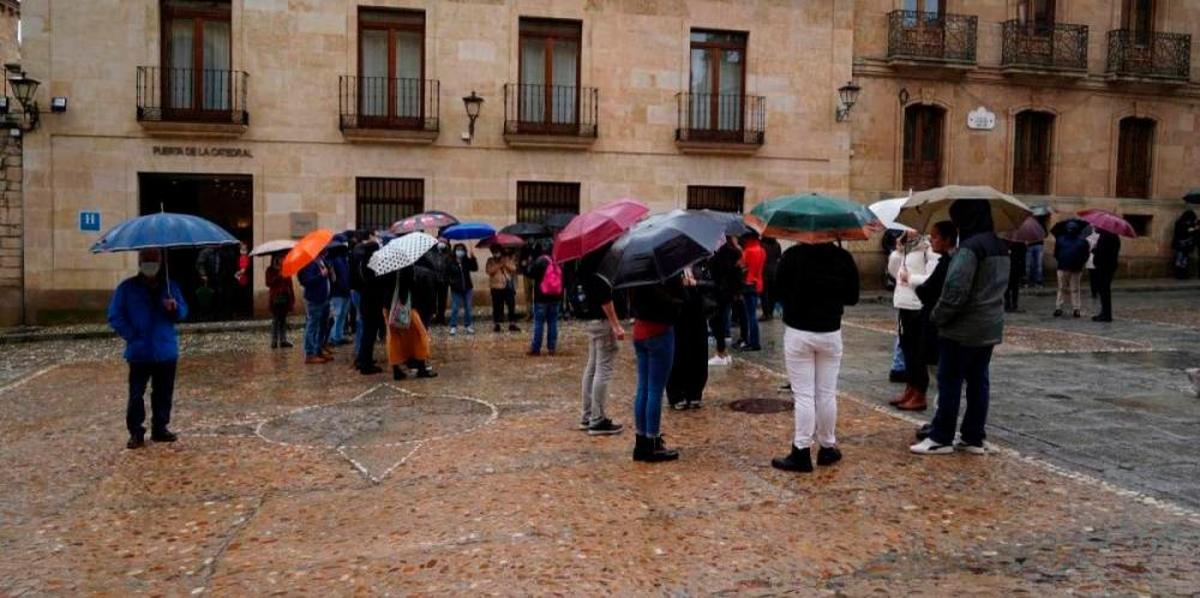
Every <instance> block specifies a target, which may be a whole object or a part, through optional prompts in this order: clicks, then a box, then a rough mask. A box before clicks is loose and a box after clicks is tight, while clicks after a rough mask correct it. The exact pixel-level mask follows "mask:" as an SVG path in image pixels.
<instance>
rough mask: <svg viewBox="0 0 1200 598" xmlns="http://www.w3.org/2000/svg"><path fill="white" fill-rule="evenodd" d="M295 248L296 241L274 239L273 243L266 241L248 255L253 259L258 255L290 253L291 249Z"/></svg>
mask: <svg viewBox="0 0 1200 598" xmlns="http://www.w3.org/2000/svg"><path fill="white" fill-rule="evenodd" d="M295 246H296V241H295V240H293V239H276V240H274V241H267V242H266V243H263V244H262V245H259V246H258V247H255V248H254V251H251V252H250V255H252V256H255V257H257V256H260V255H271V254H272V253H280V252H283V251H291V249H292V248H293V247H295Z"/></svg>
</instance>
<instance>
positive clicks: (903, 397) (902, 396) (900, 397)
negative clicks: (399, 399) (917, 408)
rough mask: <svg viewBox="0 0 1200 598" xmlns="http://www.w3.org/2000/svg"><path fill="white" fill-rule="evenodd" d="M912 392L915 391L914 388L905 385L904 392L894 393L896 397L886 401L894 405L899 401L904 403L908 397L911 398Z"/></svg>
mask: <svg viewBox="0 0 1200 598" xmlns="http://www.w3.org/2000/svg"><path fill="white" fill-rule="evenodd" d="M914 392H916V389H915V388H913V387H911V386H908V385H905V386H904V392H902V393H900V394H898V395H896V398H894V399H892V400H890V401H888V405H891V406H893V407H895V406H897V405H899V404H901V403H906V402H908V400H909V399H911V398H912V395H913V393H914Z"/></svg>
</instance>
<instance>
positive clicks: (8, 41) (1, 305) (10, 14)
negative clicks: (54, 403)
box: [0, 0, 24, 324]
mask: <svg viewBox="0 0 1200 598" xmlns="http://www.w3.org/2000/svg"><path fill="white" fill-rule="evenodd" d="M20 17H21V5H20V4H19V3H18V2H17V1H16V0H0V65H5V64H14V63H19V62H20V61H21V48H20V45H19V43H18V39H17V37H18V33H17V29H18V22H19V19H20ZM10 101H11V100H10ZM0 135H2V136H0V324H11V323H17V322H20V321H22V319H23V318H24V313H22V305H23V303H22V291H23V288H24V275H23V274H24V263H23V257H22V248H23V245H24V239H23V235H22V230H23V229H22V216H21V185H22V183H23V181H22V168H21V140H20V139H19V138H14V137H11V136H10V135H9V134H8V131H7V130H0Z"/></svg>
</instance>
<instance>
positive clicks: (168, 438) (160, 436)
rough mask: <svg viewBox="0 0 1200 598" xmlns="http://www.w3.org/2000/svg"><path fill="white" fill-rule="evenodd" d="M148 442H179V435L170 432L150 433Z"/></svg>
mask: <svg viewBox="0 0 1200 598" xmlns="http://www.w3.org/2000/svg"><path fill="white" fill-rule="evenodd" d="M150 440H153V441H154V442H175V441H176V440H179V435H178V434H176V433H174V432H172V431H170V430H160V431H158V432H151V433H150Z"/></svg>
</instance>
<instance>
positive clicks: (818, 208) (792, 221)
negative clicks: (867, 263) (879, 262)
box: [746, 193, 883, 243]
mask: <svg viewBox="0 0 1200 598" xmlns="http://www.w3.org/2000/svg"><path fill="white" fill-rule="evenodd" d="M746 223H747V224H749V225H750V227H751V228H753V229H754V230H756V231H758V233H759V234H761V235H765V236H769V237H775V238H778V239H790V240H792V241H797V242H800V243H829V242H832V241H865V240H867V239H869V238H870V237H871V233H872V232H873V231H875V230H882V229H883V224H882V223H881V222H879V218H876V217H875V214H874V213H872V212H871V210H869V209H868V208H867V206H864V205H862V204H860V203H857V202H853V201H850V200H848V199H841V198H837V197H829V196H826V195H817V194H816V193H813V194H810V195H784V196H783V197H776V198H775V199H771V200H768V201H764V202H763V203H760V204H758V205H757V206H755V207H754V209H753V210H751V211H750V214H748V215H747V216H746Z"/></svg>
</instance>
